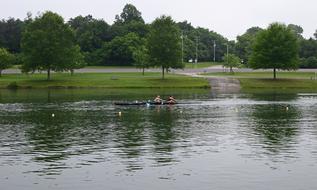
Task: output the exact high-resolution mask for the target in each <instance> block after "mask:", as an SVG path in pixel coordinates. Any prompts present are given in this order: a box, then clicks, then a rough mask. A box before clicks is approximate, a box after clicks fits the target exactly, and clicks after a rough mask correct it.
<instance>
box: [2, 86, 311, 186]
mask: <svg viewBox="0 0 317 190" xmlns="http://www.w3.org/2000/svg"><path fill="white" fill-rule="evenodd" d="M13 93H15V92H13ZM37 95H39V94H35V97H36V96H37ZM60 95H61V94H58V93H56V92H55V91H52V92H50V93H48V92H45V93H43V94H41V95H39V96H41V98H38V97H36V98H35V100H34V101H33V102H32V100H26V99H27V98H26V97H31V94H27V93H26V95H25V96H26V97H23V98H22V99H23V101H22V100H21V103H11V101H12V99H10V100H9V101H8V102H3V103H0V166H1V171H0V174H2V175H3V176H7V175H8V173H9V172H8V171H10V169H11V168H12V170H14V172H15V173H14V176H17V175H18V173H19V172H23V175H25V176H27V177H29V176H31V175H32V174H35V175H36V176H37V177H39V176H38V175H40V176H44V178H45V176H46V177H47V176H49V177H51V179H54V180H56V179H58V178H59V177H60V178H61V179H64V178H65V177H66V176H67V177H69V179H71V180H73V181H80V180H78V176H80V177H83V176H87V175H89V176H93V177H92V178H93V179H97V180H96V181H102V180H105V175H106V179H109V181H112V180H113V181H119V182H120V181H122V179H125V180H127V179H131V180H136V181H138V180H139V181H141V180H143V179H145V180H146V181H150V179H152V181H150V182H153V181H157V179H158V178H159V179H165V180H166V179H177V180H175V181H173V182H175V183H176V184H178V185H179V184H182V183H184V182H187V181H188V176H190V177H191V179H196V180H197V184H198V185H197V184H196V187H200V185H201V184H202V183H200V182H201V181H200V180H203V181H204V183H206V184H208V185H210V183H214V182H216V181H217V180H218V181H220V182H221V184H220V186H218V187H221V185H223V184H225V185H230V183H229V182H228V179H231V178H232V177H234V178H235V179H238V180H237V181H240V180H242V181H243V180H244V179H251V178H253V179H254V181H253V182H254V183H256V184H259V183H260V182H261V180H262V178H261V177H258V178H257V177H256V176H259V175H262V176H264V177H265V178H266V179H271V178H272V179H273V178H274V175H271V174H272V172H271V168H270V166H272V165H273V166H276V165H278V166H283V167H284V168H287V171H284V173H283V167H280V168H279V169H280V170H278V173H279V174H280V173H283V175H284V174H285V176H288V174H289V173H288V172H289V171H290V170H293V171H295V170H296V169H298V168H305V167H306V168H313V169H315V168H316V166H315V164H316V144H317V143H316V141H317V139H316V127H315V126H316V122H317V120H316V111H315V110H316V105H317V104H316V103H317V96H316V95H312V96H310V97H304V96H303V95H293V94H291V95H290V97H282V98H280V95H278V94H276V95H270V96H269V97H268V95H267V94H265V95H263V96H262V95H260V96H258V95H254V94H251V95H250V94H247V95H221V96H217V97H214V98H206V96H208V95H206V96H205V95H203V96H202V97H196V98H197V99H195V100H194V101H193V100H191V99H190V98H189V99H187V98H188V97H191V95H183V97H184V98H179V99H180V101H182V102H185V103H186V102H188V101H192V102H190V103H189V104H180V105H174V106H150V107H146V106H135V107H133V106H132V107H125V106H114V105H113V104H112V101H113V100H116V99H120V97H116V98H113V95H110V96H104V97H102V96H99V98H100V99H98V98H96V97H95V96H94V97H93V98H92V99H93V100H89V99H90V97H87V98H84V99H85V100H81V101H75V100H76V99H77V98H76V93H73V92H72V93H70V94H69V95H67V98H66V100H64V99H63V98H62V96H63V95H61V96H60ZM5 96H7V95H5ZM17 96H23V95H22V94H20V93H18V95H17ZM42 96H43V97H42ZM72 96H73V97H74V98H70V97H72ZM80 96H81V95H80ZM195 96H196V95H195ZM48 97H49V98H48ZM142 97H143V96H141V97H139V98H138V99H141V98H142ZM59 98H60V99H59ZM122 99H124V100H125V98H122ZM37 100H43V101H39V102H37ZM0 101H4V100H3V99H2V100H0ZM118 112H122V115H121V117H120V116H119V115H118ZM53 113H54V114H55V115H54V117H52V114H53ZM294 158H295V159H294ZM297 159H298V160H300V162H299V161H298V160H297ZM293 163H295V164H294V165H293ZM268 166H269V167H268ZM308 166H309V167H308ZM296 167H297V168H296ZM8 168H10V169H8ZM12 170H11V171H12ZM86 171H87V173H88V172H90V173H89V174H87V173H86ZM303 171H305V172H307V173H309V174H314V173H312V171H315V170H303ZM83 173H85V174H83ZM158 173H159V174H158ZM90 174H91V175H90ZM122 174H123V175H122ZM165 174H166V175H165ZM178 174H180V175H178ZM182 174H185V175H182ZM293 174H294V173H293ZM241 175H242V176H241ZM294 175H297V176H299V174H294ZM124 176H125V177H126V178H125V177H124ZM127 176H129V177H130V178H129V177H127ZM211 176H212V179H215V180H210V179H211ZM312 176H314V175H312ZM76 177H77V178H76ZM116 177H117V178H116ZM13 179H19V178H18V177H13V178H12V180H11V182H12V181H13ZM40 179H42V178H40ZM67 179H68V178H67ZM81 179H82V178H81ZM153 179H154V180H153ZM8 181H9V180H8ZM171 181H172V180H170V181H169V182H171ZM193 181H195V180H193ZM210 181H212V182H210ZM255 181H258V182H255ZM259 181H260V182H259ZM1 182H3V181H1V178H0V183H1ZM59 182H60V181H59ZM107 182H108V181H107ZM150 182H149V183H150ZM160 182H161V181H160ZM220 182H219V183H220ZM230 182H232V181H231V180H230ZM248 182H249V181H248ZM57 183H58V182H57ZM97 183H98V184H99V182H96V183H95V184H94V182H92V181H81V182H79V184H80V185H83V184H89V185H91V184H93V187H96V188H98V187H99V186H97V185H96V184H97ZM249 184H250V183H249ZM112 185H118V183H112ZM119 185H122V186H121V187H125V188H121V189H128V188H129V187H127V186H124V184H119ZM208 185H205V186H204V188H206V189H208V187H209V186H208ZM218 185H219V184H218ZM235 185H237V186H238V185H239V184H236V183H235ZM8 187H9V186H8ZM235 187H236V186H235ZM241 187H245V186H241ZM8 189H10V188H8ZM35 189H36V188H35ZM118 189H120V188H118ZM161 189H162V188H161ZM179 189H184V188H179ZM215 189H217V188H215ZM220 189H221V188H220ZM228 189H233V188H228ZM238 189H239V188H238ZM240 189H243V188H240ZM245 189H247V188H245ZM250 189H254V188H250ZM280 189H283V188H280Z"/></svg>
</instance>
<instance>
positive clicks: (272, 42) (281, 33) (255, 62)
mask: <svg viewBox="0 0 317 190" xmlns="http://www.w3.org/2000/svg"><path fill="white" fill-rule="evenodd" d="M298 50H299V48H298V41H297V37H296V35H295V33H294V32H293V31H291V29H290V28H288V27H287V26H286V25H284V24H279V23H273V24H271V25H270V26H269V27H268V28H267V29H266V30H263V31H261V32H259V34H258V35H257V36H256V39H255V42H254V44H253V52H252V54H251V57H250V62H249V64H250V66H251V68H253V69H260V68H263V69H273V74H274V79H276V69H281V70H290V69H296V68H298V60H299V58H298Z"/></svg>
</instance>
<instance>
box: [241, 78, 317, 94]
mask: <svg viewBox="0 0 317 190" xmlns="http://www.w3.org/2000/svg"><path fill="white" fill-rule="evenodd" d="M239 81H240V85H241V87H242V89H243V90H245V91H250V90H275V91H276V90H278V91H290V90H293V91H301V92H316V91H317V80H307V79H277V80H274V79H256V78H239Z"/></svg>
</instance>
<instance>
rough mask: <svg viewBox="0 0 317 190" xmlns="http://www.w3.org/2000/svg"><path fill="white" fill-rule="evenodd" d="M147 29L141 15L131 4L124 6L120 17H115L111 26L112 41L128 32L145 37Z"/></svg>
mask: <svg viewBox="0 0 317 190" xmlns="http://www.w3.org/2000/svg"><path fill="white" fill-rule="evenodd" d="M148 31H149V27H148V25H147V24H145V23H144V20H143V18H142V13H141V12H140V11H139V10H138V9H137V8H136V7H135V6H134V5H132V4H126V5H125V6H124V8H123V10H122V13H121V14H120V15H116V19H115V22H114V24H113V25H112V26H111V30H110V34H111V37H112V39H113V38H115V37H117V36H125V35H127V34H128V33H130V32H133V33H136V34H138V35H139V36H140V37H145V36H146V35H147V33H148Z"/></svg>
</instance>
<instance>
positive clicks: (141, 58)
mask: <svg viewBox="0 0 317 190" xmlns="http://www.w3.org/2000/svg"><path fill="white" fill-rule="evenodd" d="M133 60H134V65H135V66H136V67H137V68H141V69H142V74H143V75H144V69H145V68H149V66H150V64H149V55H148V50H147V49H146V45H145V44H144V45H140V46H138V47H137V48H136V49H135V50H134V52H133Z"/></svg>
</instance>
